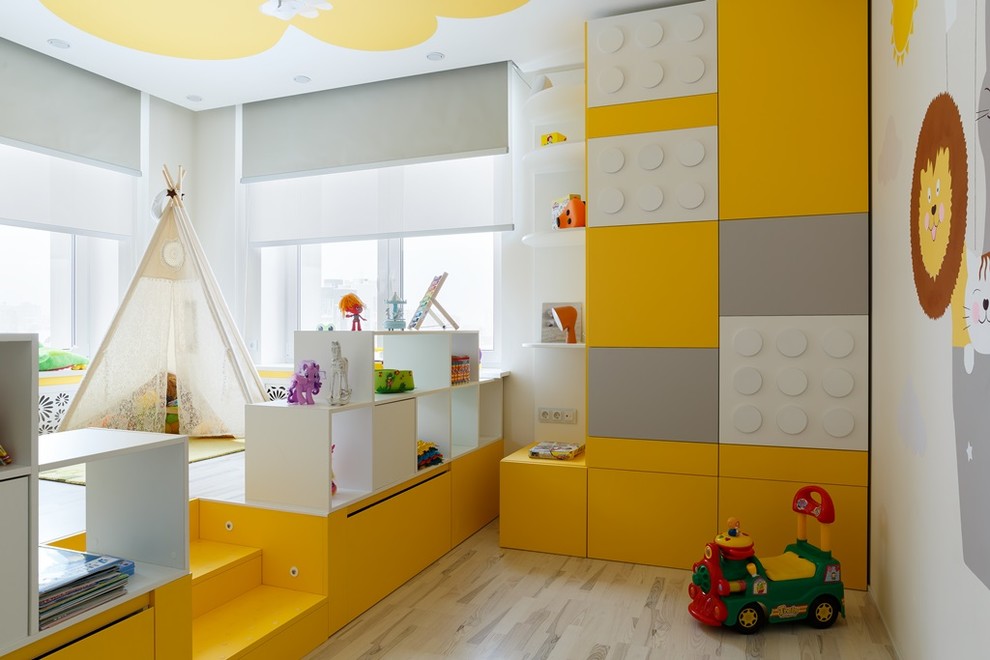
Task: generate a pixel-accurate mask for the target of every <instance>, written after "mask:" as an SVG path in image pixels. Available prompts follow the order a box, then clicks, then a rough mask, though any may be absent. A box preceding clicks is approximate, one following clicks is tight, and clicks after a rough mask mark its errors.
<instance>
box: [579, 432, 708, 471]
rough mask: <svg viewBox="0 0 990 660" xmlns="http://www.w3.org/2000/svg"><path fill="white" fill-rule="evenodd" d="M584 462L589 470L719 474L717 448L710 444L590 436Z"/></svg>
mask: <svg viewBox="0 0 990 660" xmlns="http://www.w3.org/2000/svg"><path fill="white" fill-rule="evenodd" d="M585 460H586V461H587V464H588V467H590V468H591V467H594V468H611V469H613V470H638V471H640V472H668V473H674V474H697V475H707V476H716V475H718V445H717V444H715V443H711V442H667V441H664V440H630V439H628V438H597V437H589V438H588V441H587V445H586V446H585Z"/></svg>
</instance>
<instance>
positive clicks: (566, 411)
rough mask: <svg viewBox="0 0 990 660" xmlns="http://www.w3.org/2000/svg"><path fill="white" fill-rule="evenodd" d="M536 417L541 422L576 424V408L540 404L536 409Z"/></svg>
mask: <svg viewBox="0 0 990 660" xmlns="http://www.w3.org/2000/svg"><path fill="white" fill-rule="evenodd" d="M536 419H537V421H538V422H540V423H542V424H577V410H576V409H575V408H547V407H545V406H540V407H539V408H537V409H536Z"/></svg>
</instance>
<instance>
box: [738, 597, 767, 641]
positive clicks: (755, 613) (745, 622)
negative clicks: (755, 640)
mask: <svg viewBox="0 0 990 660" xmlns="http://www.w3.org/2000/svg"><path fill="white" fill-rule="evenodd" d="M766 622H767V615H766V612H764V611H763V607H762V606H761V605H760V604H759V603H749V604H747V605H743V608H742V609H741V610H739V616H738V617H736V625H735V626H734V627H735V629H736V630H737V631H738V632H741V633H742V634H744V635H752V634H753V633H755V632H756V631H757V630H759V629H760V628H762V627H763V624H764V623H766Z"/></svg>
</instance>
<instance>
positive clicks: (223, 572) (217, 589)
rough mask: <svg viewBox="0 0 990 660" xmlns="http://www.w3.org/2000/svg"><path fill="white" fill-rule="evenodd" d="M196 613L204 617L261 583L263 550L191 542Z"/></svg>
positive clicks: (193, 596)
mask: <svg viewBox="0 0 990 660" xmlns="http://www.w3.org/2000/svg"><path fill="white" fill-rule="evenodd" d="M189 567H190V570H191V572H192V615H193V618H196V617H198V616H201V615H203V614H205V613H207V612H209V611H210V610H212V609H213V608H215V607H217V606H219V605H222V604H223V603H225V602H227V601H229V600H232V599H234V598H237V597H238V596H240V595H241V594H243V593H245V592H247V591H250V590H251V589H254V588H255V587H257V586H258V585H260V584H261V550H260V549H259V548H251V547H246V546H243V545H232V544H230V543H218V542H216V541H207V540H204V539H197V540H195V541H192V542H191V543H190V544H189Z"/></svg>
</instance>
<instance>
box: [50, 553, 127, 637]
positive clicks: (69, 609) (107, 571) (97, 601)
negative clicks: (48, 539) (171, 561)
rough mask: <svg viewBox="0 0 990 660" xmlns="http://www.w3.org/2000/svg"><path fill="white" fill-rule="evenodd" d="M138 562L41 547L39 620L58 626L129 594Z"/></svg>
mask: <svg viewBox="0 0 990 660" xmlns="http://www.w3.org/2000/svg"><path fill="white" fill-rule="evenodd" d="M132 575H134V562H132V561H130V560H127V559H121V558H119V557H111V556H109V555H97V554H90V553H88V552H79V551H76V550H66V549H65V548H54V547H51V546H46V545H43V546H40V547H39V548H38V621H39V627H40V628H41V630H44V629H46V628H50V627H51V626H54V625H57V624H59V623H61V622H62V621H64V620H65V619H68V618H70V617H72V616H75V615H76V614H80V613H82V612H85V611H86V610H90V609H92V608H94V607H96V606H98V605H101V604H103V603H105V602H107V601H109V600H113V599H114V598H116V597H118V596H120V595H123V594H124V593H126V589H125V587H126V585H127V579H128V578H129V577H130V576H132Z"/></svg>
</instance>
